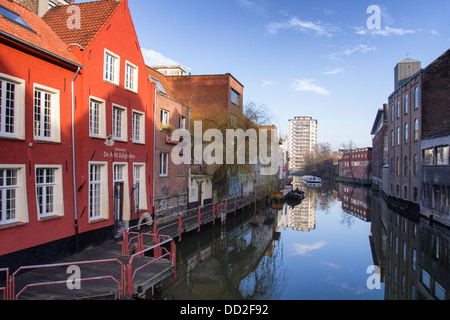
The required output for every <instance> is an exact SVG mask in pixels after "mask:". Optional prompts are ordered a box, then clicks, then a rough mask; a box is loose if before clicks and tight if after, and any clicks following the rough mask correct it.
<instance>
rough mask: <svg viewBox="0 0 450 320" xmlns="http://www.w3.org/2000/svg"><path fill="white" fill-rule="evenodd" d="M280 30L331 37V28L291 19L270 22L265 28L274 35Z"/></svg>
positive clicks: (318, 23)
mask: <svg viewBox="0 0 450 320" xmlns="http://www.w3.org/2000/svg"><path fill="white" fill-rule="evenodd" d="M280 30H296V31H299V32H303V33H313V34H315V35H317V36H331V33H330V31H331V28H327V27H326V26H324V25H323V24H322V23H321V22H312V21H306V20H300V19H298V18H297V17H293V18H291V19H289V20H288V21H286V22H272V23H270V24H269V25H268V26H267V32H268V33H269V34H271V35H276V34H277V33H278V32H279V31H280Z"/></svg>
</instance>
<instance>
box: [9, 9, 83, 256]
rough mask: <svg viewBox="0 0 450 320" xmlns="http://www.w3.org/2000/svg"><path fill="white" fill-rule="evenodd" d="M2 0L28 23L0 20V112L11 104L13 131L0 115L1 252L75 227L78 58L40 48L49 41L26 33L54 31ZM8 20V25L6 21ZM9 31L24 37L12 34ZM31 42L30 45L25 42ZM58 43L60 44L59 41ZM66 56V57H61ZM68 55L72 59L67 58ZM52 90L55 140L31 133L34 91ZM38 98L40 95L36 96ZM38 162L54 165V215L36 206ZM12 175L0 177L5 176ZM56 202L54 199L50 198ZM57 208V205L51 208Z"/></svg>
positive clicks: (66, 233) (51, 36) (47, 46)
mask: <svg viewBox="0 0 450 320" xmlns="http://www.w3.org/2000/svg"><path fill="white" fill-rule="evenodd" d="M0 4H1V5H3V6H4V7H6V8H8V9H11V10H13V11H14V12H17V13H18V14H20V15H22V17H23V18H24V19H25V20H26V22H27V23H28V26H29V28H25V27H23V26H20V25H12V23H11V22H9V21H7V20H5V19H4V18H0V19H2V21H1V25H2V30H3V31H6V32H7V35H2V36H1V37H0V52H1V59H0V81H1V83H2V84H1V92H2V93H1V94H2V98H1V100H2V112H3V113H2V118H3V117H4V116H5V113H4V112H5V111H4V109H5V107H6V104H5V103H7V102H6V101H5V99H8V100H9V101H12V103H13V105H14V112H13V114H14V115H13V119H14V120H13V122H14V127H15V130H16V134H15V135H14V136H13V137H10V136H8V134H7V133H5V130H4V129H5V122H4V121H2V125H1V131H2V133H1V134H0V153H1V160H0V175H1V176H2V178H1V179H0V180H1V189H2V190H1V197H2V199H1V203H2V207H1V221H0V239H1V240H0V256H2V255H5V254H8V253H11V252H16V251H20V250H23V249H26V248H29V247H33V246H38V245H41V244H44V243H47V242H52V241H55V240H58V239H61V238H65V237H69V236H71V235H73V232H74V219H73V194H72V193H71V190H72V177H73V176H72V161H70V159H71V158H72V148H71V145H72V142H71V132H70V128H71V116H70V115H71V81H72V79H73V77H74V76H75V73H76V71H77V68H78V67H77V64H79V62H78V60H77V59H76V58H75V57H74V56H73V55H71V54H69V53H68V52H66V53H65V54H64V56H63V55H62V53H61V52H56V53H54V54H55V56H50V55H48V54H46V53H45V52H44V50H46V49H50V48H51V46H52V45H55V43H53V44H49V43H33V42H32V39H30V37H36V33H37V34H38V35H39V36H44V35H46V36H47V38H46V40H48V42H50V41H52V40H54V41H56V42H57V37H56V35H54V34H52V33H51V30H50V29H49V28H48V27H46V26H45V24H43V23H42V22H40V21H39V19H38V18H37V16H35V15H34V14H32V13H31V12H28V10H27V9H25V8H23V7H21V6H19V5H17V4H14V3H10V2H7V1H1V2H0ZM10 24H11V25H10ZM10 36H15V37H17V38H19V37H20V39H23V40H25V41H27V43H28V45H23V44H22V43H21V41H17V40H13V39H12V38H11V37H10ZM30 42H31V43H32V44H33V45H34V46H33V47H31V46H30V45H29V43H30ZM56 45H57V46H62V45H63V43H62V42H61V41H60V42H59V43H58V42H57V43H56ZM66 59H67V60H66ZM68 59H71V61H69V60H68ZM8 83H12V84H14V95H13V97H11V96H9V97H7V93H6V90H7V84H8ZM40 90H42V92H44V91H45V92H51V94H52V96H53V97H54V98H55V99H52V100H51V111H52V112H53V111H55V109H54V108H53V107H57V106H59V112H58V113H59V114H57V113H56V112H53V113H51V115H52V116H53V119H52V121H51V125H52V127H51V129H50V130H51V133H52V135H54V137H55V139H54V141H45V140H44V139H41V138H39V137H38V136H36V135H35V130H36V125H35V115H34V111H35V110H36V105H35V93H36V92H37V91H40ZM40 101H41V102H42V100H40ZM39 168H53V169H55V170H56V171H58V174H57V175H58V176H59V177H56V179H57V180H59V181H58V182H57V183H58V184H59V185H60V187H61V188H62V189H63V190H64V199H63V202H60V203H59V204H58V205H56V204H55V207H58V212H56V214H55V215H47V216H46V215H45V214H40V213H39V211H38V206H37V191H36V189H37V186H36V175H37V172H38V170H39ZM11 175H12V176H14V177H15V178H16V179H12V180H10V181H7V180H9V179H5V177H7V176H11ZM54 200H55V202H56V201H57V199H54ZM55 209H56V208H55Z"/></svg>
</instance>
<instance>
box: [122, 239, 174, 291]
mask: <svg viewBox="0 0 450 320" xmlns="http://www.w3.org/2000/svg"><path fill="white" fill-rule="evenodd" d="M144 235H146V234H144V233H143V234H141V237H140V239H141V244H140V245H139V246H140V248H141V249H142V250H141V251H138V252H136V253H135V254H133V255H131V256H130V260H129V262H128V265H127V268H126V270H127V275H126V279H127V281H126V283H127V290H126V293H127V294H128V295H129V296H132V295H133V280H134V278H135V276H136V274H137V272H138V271H141V270H142V269H144V268H146V267H148V266H149V265H151V264H153V263H155V262H156V261H159V260H161V259H164V258H165V257H169V261H170V263H171V264H172V265H173V267H174V272H173V277H175V275H176V246H175V241H174V240H173V239H172V238H170V237H168V236H161V235H160V236H158V237H157V238H158V240H157V242H158V244H155V245H153V246H144V244H143V240H142V239H143V238H142V237H143V236H144ZM147 235H151V236H153V237H155V235H153V234H147ZM161 237H166V238H167V240H164V241H163V242H161V241H160V240H161ZM168 243H170V251H168V250H167V249H166V248H165V247H164V245H166V244H168ZM152 250H153V251H154V253H153V254H154V259H153V260H151V261H149V262H147V263H145V264H144V265H142V266H140V267H138V268H136V269H135V270H134V271H133V261H134V259H135V258H136V257H142V256H143V255H145V253H147V252H150V251H152ZM163 251H164V252H165V253H163Z"/></svg>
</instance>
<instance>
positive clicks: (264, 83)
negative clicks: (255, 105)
mask: <svg viewBox="0 0 450 320" xmlns="http://www.w3.org/2000/svg"><path fill="white" fill-rule="evenodd" d="M275 84H276V82H275V81H272V80H263V81H261V86H262V87H269V86H273V85H275Z"/></svg>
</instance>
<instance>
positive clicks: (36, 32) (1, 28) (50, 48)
mask: <svg viewBox="0 0 450 320" xmlns="http://www.w3.org/2000/svg"><path fill="white" fill-rule="evenodd" d="M0 5H2V6H3V7H5V8H6V9H9V10H10V11H12V12H13V13H15V14H17V15H19V16H20V17H21V18H22V19H23V21H25V23H26V25H23V24H21V23H17V22H15V21H13V20H11V19H8V18H6V17H4V16H3V15H2V14H0V32H1V33H2V35H3V36H6V37H8V38H10V39H12V40H13V41H16V42H20V43H21V44H24V45H26V46H29V47H33V48H34V49H37V50H39V51H42V52H44V53H46V54H48V55H52V56H57V58H63V59H65V60H69V61H70V62H73V63H75V64H78V65H79V64H80V62H79V61H78V59H77V58H76V57H75V56H74V55H73V54H71V53H70V52H69V50H68V46H67V44H65V43H64V42H63V41H62V40H61V39H60V38H59V37H58V36H57V34H56V33H55V32H54V31H53V30H52V29H51V28H50V27H49V26H48V25H47V24H46V23H45V22H44V21H43V20H42V19H41V18H39V16H38V15H36V14H35V13H34V12H32V11H31V10H29V9H27V8H25V7H23V6H22V5H20V4H18V3H16V2H13V1H10V0H0ZM28 27H29V28H28Z"/></svg>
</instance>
